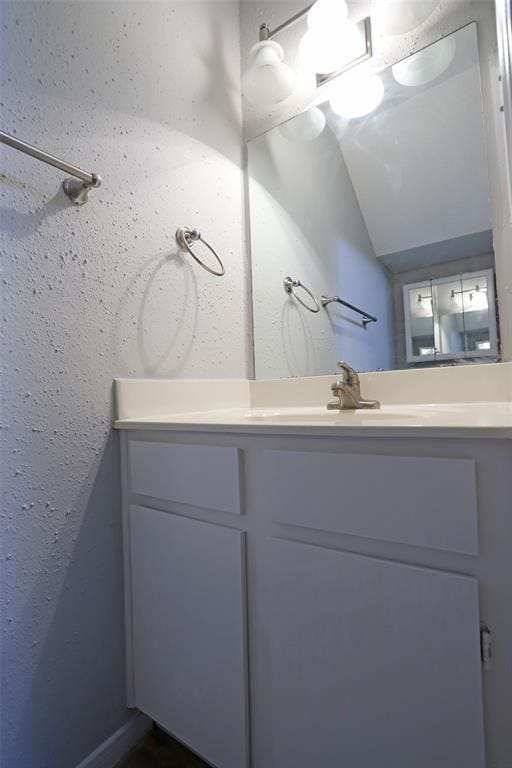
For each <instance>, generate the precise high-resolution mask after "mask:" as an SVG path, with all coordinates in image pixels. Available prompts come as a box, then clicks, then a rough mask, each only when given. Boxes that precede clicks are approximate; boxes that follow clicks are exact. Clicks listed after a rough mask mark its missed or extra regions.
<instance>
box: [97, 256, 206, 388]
mask: <svg viewBox="0 0 512 768" xmlns="http://www.w3.org/2000/svg"><path fill="white" fill-rule="evenodd" d="M173 297H177V299H178V300H176V298H174V299H173ZM132 299H135V300H136V306H137V307H138V312H137V314H136V316H135V317H134V316H133V315H132V310H131V300H132ZM198 315H199V292H198V287H197V278H196V275H195V272H194V268H193V267H192V265H191V264H190V263H189V262H188V261H186V260H185V259H184V258H183V254H182V253H181V252H180V251H179V250H178V249H176V250H175V251H173V252H172V253H170V254H167V255H165V254H161V253H160V254H156V255H155V256H151V257H150V258H149V259H147V260H146V261H145V262H144V263H143V265H142V267H141V268H140V269H139V270H138V271H137V273H136V274H135V275H134V277H133V278H132V279H131V280H130V282H129V283H128V285H127V287H126V289H125V290H124V292H123V294H122V296H121V299H120V301H119V306H118V309H117V312H116V319H115V322H114V323H113V325H112V334H113V338H112V344H111V349H112V350H113V354H114V355H115V356H116V357H117V362H118V368H120V369H122V370H126V369H128V368H129V362H130V357H131V355H130V352H129V348H127V339H126V335H123V328H124V329H126V328H129V327H130V325H136V327H137V348H138V356H139V360H140V363H141V365H142V368H143V372H144V374H145V375H147V376H166V377H175V376H177V375H178V374H179V372H180V370H181V369H182V368H183V366H184V365H186V363H187V360H188V356H189V354H190V352H191V351H192V346H193V344H194V339H195V336H196V329H197V323H198ZM165 317H166V318H167V325H165V324H164V323H163V322H162V318H165ZM162 327H166V329H167V333H166V334H165V336H162V332H161V329H162Z"/></svg>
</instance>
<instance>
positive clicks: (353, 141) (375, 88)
mask: <svg viewBox="0 0 512 768" xmlns="http://www.w3.org/2000/svg"><path fill="white" fill-rule="evenodd" d="M339 82H340V85H339V87H338V86H337V89H336V90H334V91H333V93H332V95H331V98H330V102H327V103H325V104H322V105H320V106H319V107H312V108H311V109H309V110H308V111H307V112H304V113H303V114H301V115H298V116H297V117H295V118H293V119H292V120H289V121H287V122H286V123H283V124H282V125H281V126H278V127H277V128H274V129H272V130H271V131H269V132H267V133H265V134H263V135H262V136H259V137H258V138H256V139H254V140H253V141H250V142H249V143H248V172H249V201H250V227H251V260H252V286H253V320H254V352H255V372H256V377H257V378H280V377H287V376H311V375H319V374H328V373H332V371H333V370H334V367H335V364H336V361H337V360H339V359H345V360H348V361H349V362H350V364H351V365H352V366H354V367H355V368H356V369H358V370H360V371H372V370H379V369H382V370H389V369H394V368H407V367H416V366H422V365H430V366H431V365H436V364H450V363H451V362H453V363H456V362H460V361H466V362H467V361H480V360H481V361H485V362H489V361H490V360H496V359H498V351H499V338H498V322H497V314H496V300H495V286H494V254H493V238H492V227H491V207H490V198H489V183H488V171H487V160H486V149H485V137H484V123H483V108H482V97H481V82H480V68H479V59H478V46H477V31H476V24H470V25H468V26H466V27H464V28H463V29H460V30H458V31H457V32H454V33H453V34H451V35H449V36H448V37H446V38H444V39H442V40H440V41H438V42H437V43H434V44H433V45H431V46H429V47H428V48H425V49H424V50H423V51H420V52H419V53H417V54H414V55H413V56H410V57H409V58H407V59H405V60H404V61H402V62H399V63H397V64H395V65H393V66H392V67H390V68H388V69H386V70H384V71H383V72H380V73H379V75H378V76H375V77H374V78H371V80H370V81H366V82H363V81H362V80H358V79H356V77H355V76H354V77H353V78H351V77H346V76H344V77H342V78H340V81H339ZM363 113H364V114H363Z"/></svg>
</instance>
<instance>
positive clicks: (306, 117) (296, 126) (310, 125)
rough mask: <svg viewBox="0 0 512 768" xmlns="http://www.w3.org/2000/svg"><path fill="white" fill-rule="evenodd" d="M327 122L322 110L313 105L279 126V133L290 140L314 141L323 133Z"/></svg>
mask: <svg viewBox="0 0 512 768" xmlns="http://www.w3.org/2000/svg"><path fill="white" fill-rule="evenodd" d="M326 122H327V121H326V118H325V115H324V113H323V112H322V110H321V109H319V108H318V107H311V108H310V109H307V110H306V111H305V112H301V113H300V114H299V115H296V117H293V118H292V119H291V120H287V121H286V123H283V124H282V125H281V126H279V133H280V134H281V136H283V138H285V139H288V141H295V142H298V143H300V142H307V141H314V140H315V139H317V138H318V137H319V136H320V135H321V134H322V133H323V130H324V128H325V124H326Z"/></svg>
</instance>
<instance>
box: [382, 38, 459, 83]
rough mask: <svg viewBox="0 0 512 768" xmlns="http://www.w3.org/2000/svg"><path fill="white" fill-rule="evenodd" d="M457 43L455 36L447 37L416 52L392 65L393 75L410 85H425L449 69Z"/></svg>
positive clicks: (400, 81) (398, 81)
mask: <svg viewBox="0 0 512 768" xmlns="http://www.w3.org/2000/svg"><path fill="white" fill-rule="evenodd" d="M456 48H457V43H456V42H455V38H454V37H445V38H443V39H442V40H439V42H437V43H434V44H433V45H429V46H428V48H424V49H423V50H422V51H418V53H414V54H413V55H412V56H409V57H408V58H407V59H404V60H403V61H399V62H398V64H394V65H393V66H392V67H391V70H392V72H393V77H394V78H395V80H396V81H397V83H400V85H405V86H408V87H414V86H418V85H425V84H426V83H430V82H431V81H432V80H435V79H436V77H439V75H442V73H443V72H444V71H445V70H446V69H448V67H449V66H450V64H451V63H452V61H453V59H454V57H455V51H456Z"/></svg>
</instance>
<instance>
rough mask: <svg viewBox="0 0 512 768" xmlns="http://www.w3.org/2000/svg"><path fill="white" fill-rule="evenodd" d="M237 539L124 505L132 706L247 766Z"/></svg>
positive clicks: (215, 756) (225, 764) (206, 751)
mask: <svg viewBox="0 0 512 768" xmlns="http://www.w3.org/2000/svg"><path fill="white" fill-rule="evenodd" d="M243 536H244V534H242V533H240V532H239V531H234V530H230V529H228V528H222V527H220V526H216V525H211V524H209V523H203V522H199V521H196V520H190V519H187V518H184V517H179V516H177V515H173V514H169V513H166V512H159V511H156V510H153V509H146V508H143V507H138V506H132V507H131V508H130V540H131V574H132V585H131V586H132V617H133V618H132V623H133V660H134V661H133V663H134V691H135V706H137V707H138V708H139V709H141V710H142V711H143V712H145V713H146V714H147V715H149V716H150V717H151V718H153V719H154V720H155V721H156V722H157V723H159V724H160V725H161V726H162V727H163V728H165V729H166V730H168V731H169V732H170V733H171V734H172V735H173V736H175V737H176V738H177V739H179V740H180V741H182V742H184V743H185V744H187V745H188V746H189V747H190V748H191V749H192V750H194V751H195V752H197V753H198V754H200V755H201V756H202V757H204V758H205V759H206V760H208V761H209V762H211V763H212V764H213V765H215V766H217V767H218V768H241V766H246V765H247V755H248V738H247V675H246V638H245V623H246V622H245V606H244V594H245V576H244V571H245V567H244V540H243Z"/></svg>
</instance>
